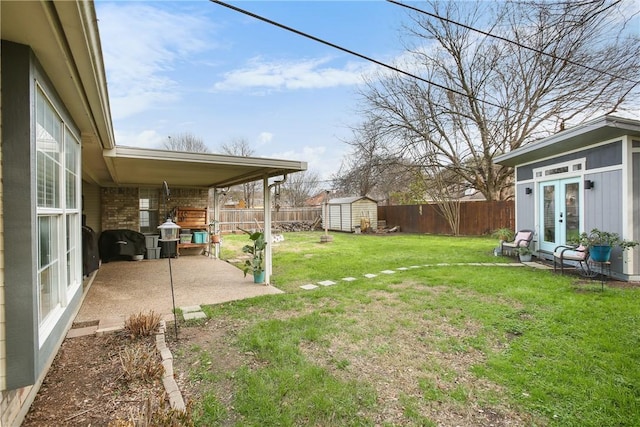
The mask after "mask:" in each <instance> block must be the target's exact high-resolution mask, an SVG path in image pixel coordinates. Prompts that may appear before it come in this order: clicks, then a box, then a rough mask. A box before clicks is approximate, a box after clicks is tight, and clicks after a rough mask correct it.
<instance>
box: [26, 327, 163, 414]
mask: <svg viewBox="0 0 640 427" xmlns="http://www.w3.org/2000/svg"><path fill="white" fill-rule="evenodd" d="M153 343H154V337H146V338H144V339H138V340H132V339H131V338H130V337H129V336H128V335H127V334H125V333H124V332H118V333H113V334H107V335H102V336H99V337H97V336H94V335H88V336H84V337H77V338H67V339H66V340H65V341H64V342H63V343H62V346H61V347H60V351H59V352H58V354H57V355H56V357H55V359H54V362H53V365H52V366H51V369H50V370H49V372H48V373H47V376H46V378H45V379H44V382H43V384H42V387H41V388H40V390H39V392H38V395H37V396H36V398H35V400H34V402H33V404H32V405H31V409H30V411H29V413H28V414H27V416H26V418H25V420H24V423H23V424H22V427H40V426H83V427H86V426H108V425H109V423H111V422H114V421H115V420H118V419H119V420H131V419H138V418H139V417H140V416H141V414H143V413H144V412H145V410H146V407H147V405H148V404H149V403H151V405H152V406H159V405H162V404H163V403H164V402H166V399H165V392H164V386H163V385H162V382H161V381H160V380H153V381H143V380H139V379H131V378H130V377H129V376H128V375H127V374H126V372H125V371H124V370H123V367H122V363H121V359H120V354H121V352H122V351H123V350H124V349H126V348H128V349H140V351H142V349H144V351H146V350H147V349H148V348H149V346H153ZM159 361H160V359H159V358H158V363H159ZM122 425H125V424H122Z"/></svg>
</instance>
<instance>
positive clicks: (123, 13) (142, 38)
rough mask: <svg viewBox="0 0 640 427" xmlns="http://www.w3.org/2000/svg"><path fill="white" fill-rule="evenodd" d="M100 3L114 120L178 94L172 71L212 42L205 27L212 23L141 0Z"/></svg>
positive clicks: (160, 104)
mask: <svg viewBox="0 0 640 427" xmlns="http://www.w3.org/2000/svg"><path fill="white" fill-rule="evenodd" d="M160 4H161V3H160ZM96 7H97V15H98V18H99V26H100V37H101V40H102V50H103V56H104V63H105V68H106V71H107V78H108V81H109V94H110V102H111V110H112V114H113V118H114V120H117V119H122V118H126V117H130V116H132V115H134V114H136V113H139V112H142V111H145V110H147V109H150V108H153V107H154V106H162V105H166V104H169V103H170V102H174V101H175V100H176V99H178V98H179V97H180V91H179V85H178V83H177V82H176V81H174V80H173V79H172V78H171V77H170V76H169V75H170V73H171V71H172V70H173V69H174V68H175V66H176V65H177V64H178V63H179V62H180V61H188V60H189V56H190V55H192V54H194V53H196V52H201V51H203V50H205V49H207V48H208V46H207V44H206V43H205V40H204V32H205V30H206V28H207V25H210V23H207V21H206V20H205V19H204V18H201V17H199V16H197V15H194V14H188V13H182V12H180V11H176V10H175V9H174V10H172V11H171V12H169V11H166V10H163V9H162V8H161V7H153V6H150V5H149V4H142V3H118V4H114V3H102V2H98V3H97V4H96Z"/></svg>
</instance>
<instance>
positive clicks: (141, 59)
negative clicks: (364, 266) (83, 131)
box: [95, 0, 407, 180]
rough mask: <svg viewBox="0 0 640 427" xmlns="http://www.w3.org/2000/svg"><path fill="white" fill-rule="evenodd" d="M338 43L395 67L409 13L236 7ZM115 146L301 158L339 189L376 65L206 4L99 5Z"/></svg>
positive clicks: (342, 6)
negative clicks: (190, 145)
mask: <svg viewBox="0 0 640 427" xmlns="http://www.w3.org/2000/svg"><path fill="white" fill-rule="evenodd" d="M231 4H233V5H235V6H237V7H239V8H242V9H245V10H248V11H250V12H252V13H254V14H257V15H260V16H263V17H265V18H268V19H270V20H273V21H276V22H278V23H281V24H283V25H286V26H288V27H292V28H295V29H296V30H299V31H302V32H305V33H308V34H310V35H313V36H315V37H317V38H321V39H324V40H326V41H328V42H330V43H334V44H337V45H340V46H342V47H344V48H347V49H349V50H353V51H356V52H358V53H361V54H363V55H366V56H369V57H372V58H375V59H376V60H379V61H383V62H392V61H393V58H395V57H397V56H399V55H401V54H402V52H403V47H402V43H401V35H400V31H399V30H400V26H401V22H402V21H403V20H406V15H407V11H406V9H405V8H402V7H400V6H397V5H393V4H391V3H388V2H385V1H382V0H376V1H353V0H352V1H331V0H325V1H234V2H232V3H231ZM95 6H96V13H97V17H98V21H99V30H100V38H101V43H102V51H103V57H104V63H105V69H106V73H107V81H108V89H109V99H110V104H111V113H112V119H113V126H114V131H115V137H116V143H117V144H118V145H121V146H132V147H145V148H161V147H162V143H163V142H164V141H165V140H166V139H167V137H168V136H170V135H179V134H182V133H190V134H192V135H194V136H196V137H198V138H201V139H202V140H203V141H204V143H205V144H206V145H207V146H208V148H209V150H210V151H211V152H214V153H220V152H221V150H220V147H221V145H222V144H225V143H226V144H229V143H232V142H233V141H237V140H245V141H247V142H248V143H249V145H250V146H251V148H252V149H253V150H254V151H255V156H257V157H268V158H278V159H287V160H300V161H305V162H307V163H308V169H309V170H311V171H314V172H316V173H318V175H319V177H320V179H322V180H328V179H330V178H331V175H332V174H334V173H336V172H337V171H338V169H339V167H340V164H341V161H342V159H343V157H344V156H345V154H346V153H347V152H348V151H349V148H350V147H349V146H348V145H347V144H345V143H344V141H345V140H348V139H350V137H351V135H352V131H351V127H352V126H354V125H356V124H357V123H358V122H359V121H360V117H361V116H360V115H359V114H358V107H359V105H360V104H359V96H358V94H357V91H358V88H359V87H360V86H361V85H362V76H363V75H364V74H366V73H368V72H370V71H372V70H375V69H376V67H379V66H376V65H375V64H373V63H371V62H368V61H365V60H364V59H361V58H358V57H356V56H353V55H350V54H348V53H345V52H342V51H340V50H337V49H335V48H332V47H330V46H326V45H323V44H321V43H318V42H317V41H313V40H309V39H307V38H304V37H302V36H300V35H297V34H294V33H291V32H289V31H286V30H284V29H281V28H278V27H276V26H274V25H271V24H268V23H265V22H262V21H260V20H258V19H255V18H252V17H249V16H246V15H244V14H242V13H239V12H237V11H234V10H231V9H228V8H226V7H224V6H221V5H218V4H215V3H212V2H210V1H206V0H200V1H150V2H142V1H101V0H98V1H96V3H95Z"/></svg>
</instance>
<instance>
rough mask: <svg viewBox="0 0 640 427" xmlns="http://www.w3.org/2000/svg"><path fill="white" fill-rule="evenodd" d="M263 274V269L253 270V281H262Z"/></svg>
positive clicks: (264, 274) (264, 273)
mask: <svg viewBox="0 0 640 427" xmlns="http://www.w3.org/2000/svg"><path fill="white" fill-rule="evenodd" d="M265 276H266V272H264V271H254V272H253V283H264V278H265Z"/></svg>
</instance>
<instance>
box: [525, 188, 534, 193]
mask: <svg viewBox="0 0 640 427" xmlns="http://www.w3.org/2000/svg"><path fill="white" fill-rule="evenodd" d="M531 193H533V188H530V187H527V188H525V189H524V194H531Z"/></svg>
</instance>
